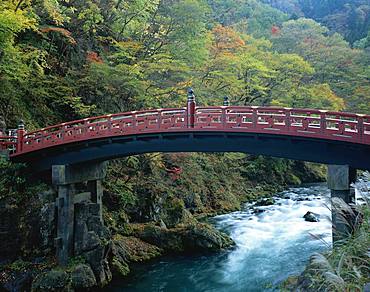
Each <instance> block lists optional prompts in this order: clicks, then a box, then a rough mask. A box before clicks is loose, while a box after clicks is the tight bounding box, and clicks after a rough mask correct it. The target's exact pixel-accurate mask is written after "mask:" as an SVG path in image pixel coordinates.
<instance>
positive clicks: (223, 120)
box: [0, 106, 370, 156]
mask: <svg viewBox="0 0 370 292" xmlns="http://www.w3.org/2000/svg"><path fill="white" fill-rule="evenodd" d="M192 112H194V114H192V113H189V108H173V109H157V110H147V111H135V112H127V113H119V114H112V115H105V116H100V117H93V118H87V119H82V120H78V121H72V122H67V123H62V124H59V125H55V126H51V127H47V128H44V129H41V130H37V131H33V132H30V133H25V132H23V131H24V130H23V129H20V130H18V134H17V136H18V137H17V139H16V143H15V142H14V137H0V144H1V147H2V148H11V147H14V145H16V149H15V151H13V153H12V154H11V155H12V156H16V155H21V154H24V153H28V152H31V151H36V150H41V149H45V148H48V147H53V146H57V145H63V144H68V143H74V142H81V141H88V140H92V139H99V138H106V137H117V136H125V135H137V134H146V133H166V132H193V131H198V132H199V131H215V132H217V131H222V132H249V133H262V134H266V133H267V134H277V135H289V136H300V137H310V138H319V139H327V140H336V141H346V142H351V143H359V144H367V145H370V116H368V115H358V114H352V113H341V112H331V111H322V110H313V109H288V108H275V107H246V106H242V107H241V106H215V107H196V108H195V109H193V110H192Z"/></svg>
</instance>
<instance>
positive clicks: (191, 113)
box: [187, 88, 196, 128]
mask: <svg viewBox="0 0 370 292" xmlns="http://www.w3.org/2000/svg"><path fill="white" fill-rule="evenodd" d="M195 106H196V102H195V95H194V91H193V89H192V88H189V90H188V103H187V119H188V128H194V124H195Z"/></svg>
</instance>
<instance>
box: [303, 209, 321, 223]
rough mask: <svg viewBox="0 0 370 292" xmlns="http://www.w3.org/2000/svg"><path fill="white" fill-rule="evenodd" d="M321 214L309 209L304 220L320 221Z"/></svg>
mask: <svg viewBox="0 0 370 292" xmlns="http://www.w3.org/2000/svg"><path fill="white" fill-rule="evenodd" d="M318 217H319V215H318V214H315V213H312V212H310V211H308V212H307V213H306V214H305V215H304V216H303V218H304V220H305V221H308V222H319V221H320V219H319V218H318Z"/></svg>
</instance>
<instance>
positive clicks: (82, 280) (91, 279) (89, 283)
mask: <svg viewBox="0 0 370 292" xmlns="http://www.w3.org/2000/svg"><path fill="white" fill-rule="evenodd" d="M71 279H72V287H73V288H74V289H87V288H92V287H94V286H96V279H95V276H94V272H93V271H92V269H91V267H90V266H89V265H86V264H79V265H77V266H75V267H74V268H73V270H72V272H71Z"/></svg>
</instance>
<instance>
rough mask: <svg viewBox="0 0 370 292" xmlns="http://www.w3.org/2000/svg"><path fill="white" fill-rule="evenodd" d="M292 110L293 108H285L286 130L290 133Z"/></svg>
mask: <svg viewBox="0 0 370 292" xmlns="http://www.w3.org/2000/svg"><path fill="white" fill-rule="evenodd" d="M290 110H291V108H285V109H284V114H285V128H286V130H287V132H289V131H290V124H291V123H290Z"/></svg>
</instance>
